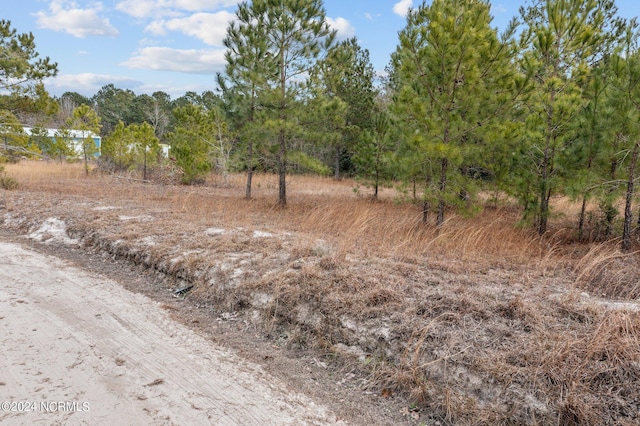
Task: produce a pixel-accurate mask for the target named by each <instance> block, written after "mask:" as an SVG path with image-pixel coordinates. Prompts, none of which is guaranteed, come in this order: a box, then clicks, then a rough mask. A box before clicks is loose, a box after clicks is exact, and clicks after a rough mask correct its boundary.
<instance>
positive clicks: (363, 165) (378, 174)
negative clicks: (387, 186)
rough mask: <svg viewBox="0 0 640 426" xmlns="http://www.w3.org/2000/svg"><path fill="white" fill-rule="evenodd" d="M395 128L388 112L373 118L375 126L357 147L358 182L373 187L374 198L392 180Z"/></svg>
mask: <svg viewBox="0 0 640 426" xmlns="http://www.w3.org/2000/svg"><path fill="white" fill-rule="evenodd" d="M392 131H393V127H392V125H391V119H390V117H389V114H388V113H387V112H386V111H381V112H378V113H377V114H375V115H374V117H373V126H371V128H370V129H366V130H365V131H364V132H363V133H362V134H361V136H360V140H359V141H358V144H357V145H356V147H355V151H354V152H355V153H354V163H355V165H356V173H357V176H358V180H359V181H361V182H364V183H365V185H367V186H371V187H373V198H374V199H377V198H378V192H379V189H380V186H381V185H382V184H383V183H385V182H388V181H389V180H390V177H391V176H390V165H389V163H390V158H391V154H392V152H393V149H394V148H395V146H394V144H393V142H392V141H391V138H390V136H391V132H392Z"/></svg>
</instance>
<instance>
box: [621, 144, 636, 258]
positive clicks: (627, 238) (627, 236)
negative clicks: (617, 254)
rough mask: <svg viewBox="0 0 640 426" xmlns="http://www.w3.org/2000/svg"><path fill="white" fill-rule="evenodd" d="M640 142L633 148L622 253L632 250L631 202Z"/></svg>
mask: <svg viewBox="0 0 640 426" xmlns="http://www.w3.org/2000/svg"><path fill="white" fill-rule="evenodd" d="M639 147H640V141H639V142H636V143H635V145H634V146H633V152H632V154H631V164H630V165H629V179H628V181H627V195H626V197H625V204H624V226H623V229H622V251H624V252H627V251H629V250H631V221H632V219H633V211H632V210H631V202H632V200H633V187H634V180H635V170H636V164H637V163H638V148H639Z"/></svg>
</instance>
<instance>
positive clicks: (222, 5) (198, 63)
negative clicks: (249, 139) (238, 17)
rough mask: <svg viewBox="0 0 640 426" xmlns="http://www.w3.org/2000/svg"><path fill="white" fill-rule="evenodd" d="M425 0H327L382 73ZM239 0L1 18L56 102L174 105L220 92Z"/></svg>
mask: <svg viewBox="0 0 640 426" xmlns="http://www.w3.org/2000/svg"><path fill="white" fill-rule="evenodd" d="M421 2H422V0H413V1H412V0H325V1H324V5H325V9H326V11H327V17H328V20H329V23H330V24H331V25H332V26H333V27H334V28H335V29H336V30H338V35H339V37H340V38H347V37H352V36H356V37H357V38H358V40H359V42H360V44H361V46H362V47H364V48H366V49H368V50H369V52H370V54H371V60H372V63H373V65H374V67H375V68H376V70H377V71H379V72H383V70H384V67H385V66H386V65H387V63H388V62H389V58H390V55H391V53H392V52H393V51H394V50H395V47H396V45H397V42H398V36H397V34H398V31H400V30H401V29H402V28H403V27H404V24H405V15H406V12H407V10H408V8H409V7H411V6H416V7H417V6H418V4H420V3H421ZM238 3H239V2H238V0H17V1H10V2H9V1H7V0H5V3H4V4H3V6H2V9H3V12H2V14H1V16H0V17H1V18H2V19H8V20H10V21H11V23H12V26H13V27H14V28H16V29H17V31H18V32H20V33H22V32H33V34H34V35H35V40H36V45H37V50H38V52H39V53H40V55H41V56H49V57H50V58H51V59H52V60H53V61H54V62H57V63H58V69H59V74H58V76H57V77H56V78H55V79H49V80H47V81H46V82H45V85H46V87H47V90H48V91H49V93H51V94H52V95H57V96H59V95H61V94H62V93H64V92H66V91H75V92H78V93H81V94H83V95H85V96H92V95H93V94H95V93H96V92H97V91H98V90H99V89H100V88H101V87H102V86H104V85H106V84H109V83H113V84H114V85H115V86H116V87H119V88H122V89H131V90H133V91H134V92H135V93H136V94H142V93H149V94H151V93H153V92H155V91H157V90H162V91H165V92H167V93H168V94H169V95H171V97H172V98H176V97H179V96H181V95H183V94H184V93H185V92H187V91H195V92H197V93H201V92H202V91H204V90H212V89H214V88H215V73H216V72H217V71H222V70H223V68H224V56H223V55H224V48H223V47H222V39H223V38H224V36H225V32H226V28H227V25H228V23H229V21H230V20H231V19H233V17H234V12H235V10H236V7H237V4H238ZM524 3H525V0H495V1H493V2H492V14H493V16H494V21H493V26H495V27H498V28H503V27H504V26H505V25H506V23H507V22H508V21H509V20H510V19H511V18H512V17H514V16H516V15H517V14H518V9H519V7H520V6H521V5H522V4H524ZM616 4H617V5H618V8H619V13H620V15H621V16H623V17H625V18H632V17H636V16H638V15H640V1H638V0H618V1H617V2H616Z"/></svg>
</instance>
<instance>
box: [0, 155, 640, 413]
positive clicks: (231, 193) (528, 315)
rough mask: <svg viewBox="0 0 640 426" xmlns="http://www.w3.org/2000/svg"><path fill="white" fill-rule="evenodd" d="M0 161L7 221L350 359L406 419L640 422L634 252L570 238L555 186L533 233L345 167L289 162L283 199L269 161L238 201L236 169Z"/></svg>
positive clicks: (638, 282)
mask: <svg viewBox="0 0 640 426" xmlns="http://www.w3.org/2000/svg"><path fill="white" fill-rule="evenodd" d="M6 172H7V174H8V175H9V176H11V177H13V178H15V179H16V180H17V181H18V182H19V188H18V189H16V190H12V191H3V192H2V194H1V196H2V198H0V209H2V210H0V219H2V220H3V221H4V224H3V225H2V226H3V227H4V228H6V229H11V230H14V231H16V232H20V233H23V234H28V235H31V236H32V238H37V239H39V240H42V241H45V242H47V241H48V242H49V243H50V244H56V243H61V242H64V241H67V240H69V239H72V240H70V241H74V242H78V243H79V244H80V245H81V246H83V247H85V248H86V249H87V250H93V251H100V252H103V253H106V254H108V255H109V256H113V257H118V258H120V259H127V260H128V261H130V262H133V263H136V264H139V265H143V266H144V267H145V268H147V269H149V270H150V271H152V272H153V273H155V274H158V276H162V277H163V278H164V279H165V280H166V281H167V282H168V283H171V285H172V286H173V287H174V288H181V287H185V286H188V285H193V286H194V287H193V290H192V291H191V292H189V293H188V294H187V296H186V300H187V301H193V302H194V303H198V304H199V305H206V306H208V307H209V308H210V309H212V310H215V311H217V312H229V313H233V314H234V315H241V316H244V317H246V318H247V319H248V320H250V321H251V322H252V323H254V324H255V325H256V326H257V327H259V328H260V329H262V330H264V331H265V332H270V333H272V334H273V335H274V336H275V335H277V336H280V337H279V338H280V339H284V340H285V343H284V344H285V345H286V346H287V347H289V348H290V350H292V351H295V350H296V348H300V347H305V348H313V349H314V350H317V352H318V354H321V355H322V356H323V357H325V358H327V359H333V358H339V359H341V360H346V361H345V362H347V361H348V362H352V363H354V364H357V365H358V366H359V367H360V368H362V369H363V371H365V372H366V374H367V375H368V377H369V380H367V386H368V388H369V390H372V391H374V392H376V393H377V394H379V395H382V396H385V395H391V394H393V395H401V396H402V397H403V398H406V399H407V400H408V401H409V402H410V403H412V404H414V405H412V407H413V409H414V411H415V412H417V413H419V415H418V416H416V418H415V419H414V420H412V421H414V423H415V424H420V423H422V424H434V423H433V422H439V423H440V424H483V425H484V424H487V425H490V424H491V425H493V424H505V425H506V424H530V425H537V424H540V425H547V424H560V425H583V424H584V425H593V424H605V425H614V424H615V425H633V424H640V302H639V299H640V262H639V261H640V256H639V255H638V253H637V252H634V253H631V254H622V253H620V252H619V251H618V242H617V241H611V242H606V243H591V244H586V243H585V244H583V243H577V242H575V241H574V238H573V237H572V235H573V233H574V229H573V228H574V227H575V222H576V216H577V209H578V206H576V205H574V204H572V203H570V202H568V201H567V200H565V199H560V198H559V199H556V200H554V211H556V212H561V213H562V214H559V215H557V216H555V217H554V218H553V219H552V221H551V222H552V223H551V227H550V228H551V229H550V232H549V233H548V235H546V236H544V237H539V236H537V235H536V234H535V232H534V231H533V230H532V229H530V228H527V227H516V226H515V224H516V223H517V222H518V220H519V219H520V215H521V212H520V211H519V209H518V208H517V207H516V206H514V205H511V204H510V203H509V202H508V201H503V202H502V203H501V205H500V206H499V207H498V208H485V209H484V210H483V211H482V212H481V213H480V214H478V215H476V216H475V217H471V218H469V217H463V216H457V215H455V214H454V213H449V219H448V221H447V222H446V223H445V225H444V226H443V227H442V229H440V230H436V229H434V228H431V227H427V226H424V225H423V224H422V223H421V222H420V218H421V217H420V211H419V209H418V208H416V207H414V206H412V205H407V204H401V203H397V202H396V200H395V193H394V191H393V190H391V189H387V190H384V191H383V192H382V197H381V200H380V201H376V202H372V201H371V200H370V199H368V198H367V197H366V196H361V195H360V196H359V195H357V194H355V193H354V191H353V187H354V183H353V182H351V181H349V180H343V181H335V180H333V179H329V178H318V177H305V176H290V177H288V188H287V189H288V201H289V204H288V207H287V208H286V209H280V208H278V207H277V206H276V197H277V178H276V177H275V176H269V175H259V176H257V177H256V179H255V181H254V191H253V193H254V199H253V200H251V201H247V200H245V199H244V179H245V177H244V176H241V175H233V176H231V177H230V180H229V182H228V184H227V185H223V184H222V181H221V179H220V178H218V177H215V176H212V177H211V178H210V179H209V181H208V183H207V184H206V185H204V186H200V187H186V186H176V185H164V184H159V183H142V182H139V181H137V180H133V179H129V177H135V176H133V175H132V176H128V177H127V176H113V175H102V174H100V173H92V174H91V175H90V176H84V171H83V169H82V167H81V166H80V165H69V164H65V165H58V164H53V163H45V162H29V161H23V162H21V163H18V164H12V165H6ZM61 231H62V232H64V233H65V235H64V236H61V235H60V232H61ZM67 242H68V241H67ZM276 331H277V332H276ZM282 336H284V337H282Z"/></svg>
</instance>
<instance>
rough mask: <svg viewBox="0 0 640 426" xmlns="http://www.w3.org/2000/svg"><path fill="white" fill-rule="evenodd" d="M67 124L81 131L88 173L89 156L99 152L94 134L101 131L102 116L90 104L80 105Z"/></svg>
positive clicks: (82, 147) (87, 171) (85, 167)
mask: <svg viewBox="0 0 640 426" xmlns="http://www.w3.org/2000/svg"><path fill="white" fill-rule="evenodd" d="M67 124H68V126H69V127H70V128H71V129H73V130H78V131H80V134H81V141H80V144H81V149H82V157H83V159H84V171H85V174H86V175H88V174H89V157H90V156H92V155H94V154H96V153H97V152H98V147H97V146H96V144H95V141H94V140H93V135H98V134H99V133H100V117H98V114H96V112H95V111H94V110H93V109H92V108H91V107H89V106H88V105H80V106H79V107H77V108H76V109H74V110H73V116H72V117H71V118H70V119H69V120H68V123H67Z"/></svg>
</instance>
